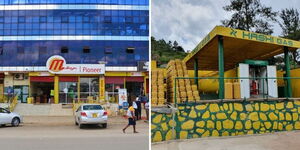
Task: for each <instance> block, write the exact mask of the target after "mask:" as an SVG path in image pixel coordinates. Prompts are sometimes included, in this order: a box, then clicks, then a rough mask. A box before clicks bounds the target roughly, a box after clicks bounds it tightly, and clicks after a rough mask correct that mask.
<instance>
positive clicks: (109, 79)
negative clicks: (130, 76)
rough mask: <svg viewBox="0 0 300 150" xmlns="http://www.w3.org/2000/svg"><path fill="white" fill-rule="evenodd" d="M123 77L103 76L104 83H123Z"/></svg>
mask: <svg viewBox="0 0 300 150" xmlns="http://www.w3.org/2000/svg"><path fill="white" fill-rule="evenodd" d="M124 78H125V77H105V84H124Z"/></svg>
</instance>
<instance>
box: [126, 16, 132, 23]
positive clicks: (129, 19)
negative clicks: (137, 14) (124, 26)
mask: <svg viewBox="0 0 300 150" xmlns="http://www.w3.org/2000/svg"><path fill="white" fill-rule="evenodd" d="M132 22H133V19H132V17H125V23H132Z"/></svg>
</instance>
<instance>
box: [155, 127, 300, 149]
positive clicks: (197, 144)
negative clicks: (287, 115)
mask: <svg viewBox="0 0 300 150" xmlns="http://www.w3.org/2000/svg"><path fill="white" fill-rule="evenodd" d="M299 139H300V131H289V132H277V133H269V134H260V135H245V136H232V137H208V138H198V139H189V140H177V141H176V140H175V141H168V142H161V143H155V144H152V150H299V149H300V142H299Z"/></svg>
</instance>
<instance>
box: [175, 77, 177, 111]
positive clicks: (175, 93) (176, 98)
mask: <svg viewBox="0 0 300 150" xmlns="http://www.w3.org/2000/svg"><path fill="white" fill-rule="evenodd" d="M176 80H177V79H176V78H175V81H174V101H175V107H177V89H176V86H177V85H176Z"/></svg>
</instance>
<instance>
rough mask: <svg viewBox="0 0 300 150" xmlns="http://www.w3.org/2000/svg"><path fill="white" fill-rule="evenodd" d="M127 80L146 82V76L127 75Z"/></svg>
mask: <svg viewBox="0 0 300 150" xmlns="http://www.w3.org/2000/svg"><path fill="white" fill-rule="evenodd" d="M126 82H144V77H126Z"/></svg>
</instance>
